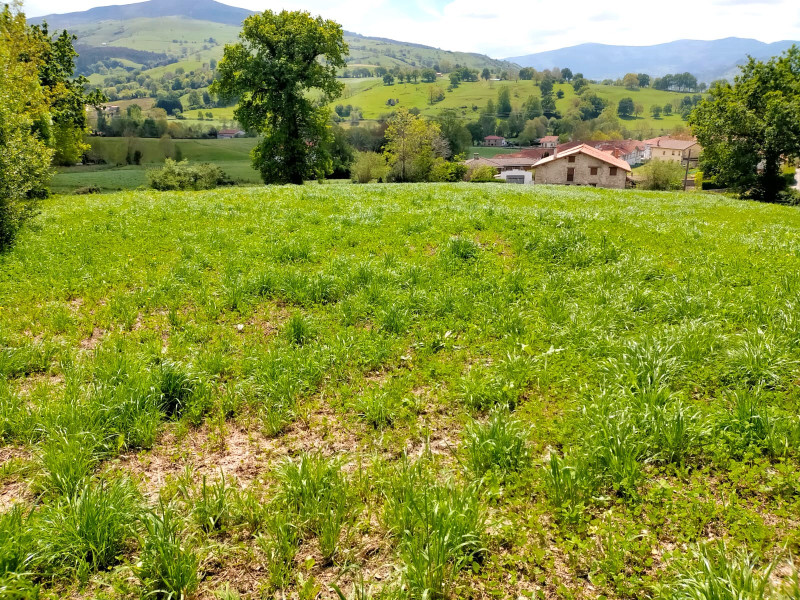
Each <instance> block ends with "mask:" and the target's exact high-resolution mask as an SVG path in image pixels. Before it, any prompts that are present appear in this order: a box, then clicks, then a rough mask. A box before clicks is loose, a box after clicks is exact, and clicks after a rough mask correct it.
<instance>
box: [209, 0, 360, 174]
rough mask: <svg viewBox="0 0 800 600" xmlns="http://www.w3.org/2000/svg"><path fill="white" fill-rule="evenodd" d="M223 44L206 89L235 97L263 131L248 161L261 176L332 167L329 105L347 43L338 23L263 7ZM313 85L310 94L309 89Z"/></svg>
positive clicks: (250, 122) (241, 114)
mask: <svg viewBox="0 0 800 600" xmlns="http://www.w3.org/2000/svg"><path fill="white" fill-rule="evenodd" d="M239 39H240V41H239V42H238V43H236V44H233V45H229V46H226V47H225V53H224V56H223V57H222V60H220V62H219V64H218V65H217V74H218V79H217V80H216V81H215V82H214V84H213V85H212V91H213V92H214V93H217V94H219V95H220V97H221V98H222V99H223V100H231V99H233V98H236V97H238V98H239V105H238V106H237V108H236V110H235V111H234V116H235V118H236V120H237V121H239V123H241V124H242V125H243V126H244V127H246V128H247V129H250V130H254V131H258V132H259V133H261V135H262V138H261V141H260V142H259V144H258V146H257V147H256V148H255V149H254V150H253V164H254V166H255V167H256V168H257V169H258V170H259V171H260V172H261V178H262V179H263V180H264V182H265V183H294V184H300V183H303V181H304V180H305V179H308V178H321V177H324V176H325V175H326V174H328V173H330V172H331V169H332V164H331V158H330V154H329V152H328V149H327V148H328V147H329V138H330V136H331V133H330V130H329V128H328V117H329V114H328V110H327V109H325V108H324V105H325V104H327V103H328V102H331V101H332V100H333V99H335V98H336V97H337V96H338V95H339V94H340V93H341V91H342V89H343V87H344V86H343V84H342V83H341V82H339V81H337V80H336V70H337V69H338V68H343V67H345V65H346V63H345V59H344V57H345V56H347V52H348V48H347V44H346V43H345V42H344V38H343V32H342V27H341V25H339V24H338V23H335V22H334V21H329V20H324V19H322V18H321V17H312V16H311V15H310V14H309V13H307V12H304V11H286V10H283V11H281V12H280V13H275V12H273V11H271V10H267V11H265V12H263V13H261V14H256V15H253V16H251V17H248V18H247V19H245V21H244V24H243V26H242V31H241V33H240V34H239ZM309 91H314V92H315V95H316V98H317V99H316V100H314V99H312V98H311V97H310V94H308V92H309Z"/></svg>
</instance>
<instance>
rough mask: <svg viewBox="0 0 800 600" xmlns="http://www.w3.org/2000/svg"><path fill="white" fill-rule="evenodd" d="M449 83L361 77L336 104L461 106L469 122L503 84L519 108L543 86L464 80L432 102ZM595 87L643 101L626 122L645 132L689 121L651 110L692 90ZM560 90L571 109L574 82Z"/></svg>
mask: <svg viewBox="0 0 800 600" xmlns="http://www.w3.org/2000/svg"><path fill="white" fill-rule="evenodd" d="M448 83H449V81H448V80H446V79H440V80H439V81H438V82H437V83H433V84H431V83H402V84H399V83H398V84H395V85H391V86H386V85H384V84H383V81H382V80H378V79H370V80H367V81H356V82H352V83H348V84H347V87H346V90H345V93H344V95H343V97H342V98H341V99H340V100H337V101H336V102H334V103H333V104H332V106H335V105H336V104H350V105H352V106H353V107H358V108H360V109H361V112H362V116H363V117H364V118H365V119H377V118H379V117H380V116H381V115H384V114H386V113H389V112H391V111H392V110H394V108H393V107H392V106H389V105H388V104H387V101H388V100H390V99H391V100H395V101H398V100H399V103H397V104H396V106H400V107H404V108H408V109H411V108H418V109H419V110H420V111H421V112H422V114H424V115H426V116H431V117H432V116H436V115H437V114H439V113H440V112H441V111H442V110H443V109H456V110H458V111H459V112H460V115H461V117H462V118H463V119H464V120H466V121H471V120H477V119H478V116H479V111H480V109H482V108H483V107H485V106H486V104H487V102H488V101H489V100H493V101H496V100H497V95H498V92H499V91H500V90H501V89H503V88H508V89H509V90H510V93H511V104H512V106H513V107H514V109H519V108H520V107H521V106H522V103H523V102H524V101H525V100H526V99H527V98H528V97H529V96H531V95H535V96H539V95H541V92H540V90H539V87H538V86H537V85H536V83H534V82H533V81H477V82H465V83H461V85H459V87H457V88H455V89H453V90H452V91H445V97H444V100H442V101H441V102H437V103H435V104H431V103H430V101H429V98H430V90H431V87H432V86H438V87H440V88H442V89H446V88H447V86H448ZM590 89H591V90H593V91H594V92H596V93H597V95H598V96H600V97H601V98H604V99H606V100H608V101H609V103H611V104H614V105H616V104H617V103H619V100H620V99H622V98H625V97H631V98H633V99H634V102H636V103H639V104H641V105H642V106H643V107H644V110H645V112H644V113H643V114H641V115H640V116H639V117H638V118H631V119H626V120H625V121H624V124H625V126H626V127H627V128H628V129H631V130H633V131H638V130H640V129H641V130H642V131H643V132H651V131H652V132H660V131H661V130H672V129H674V128H675V127H676V126H678V125H681V124H682V123H683V121H682V119H681V118H680V116H678V115H676V114H673V115H670V116H667V117H662V118H661V119H654V118H653V117H652V116H651V115H650V112H649V111H650V107H651V106H652V105H655V104H657V105H659V106H662V107H663V106H664V105H665V104H668V103H670V104H673V105H676V104H677V103H678V102H680V100H681V99H682V98H683V97H684V96H685V95H686V94H682V93H677V92H664V91H660V90H654V89H650V88H646V89H641V90H635V91H631V90H627V89H625V88H622V87H617V86H612V85H596V84H592V85H591V86H590ZM558 90H561V91H563V92H564V97H563V98H561V99H559V100H556V108H557V109H558V110H559V111H561V112H562V113H566V112H567V110H568V109H569V108H570V106H571V103H572V101H573V99H574V98H575V93H574V91H573V89H572V86H571V85H568V84H561V85H556V86H555V87H554V91H558Z"/></svg>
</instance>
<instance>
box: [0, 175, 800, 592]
mask: <svg viewBox="0 0 800 600" xmlns="http://www.w3.org/2000/svg"><path fill="white" fill-rule="evenodd" d="M798 358H800V213H798V211H797V209H796V208H789V207H782V206H775V205H763V204H757V203H748V202H741V201H736V200H732V199H729V198H725V197H722V196H714V195H705V194H680V193H655V192H635V191H611V190H595V189H588V188H580V189H578V188H566V187H561V188H555V187H548V186H536V187H527V186H479V185H468V184H420V185H411V184H409V185H388V184H387V185H369V186H320V185H316V184H309V185H306V186H301V187H285V188H282V187H274V188H263V187H260V188H238V189H231V190H224V191H222V190H218V191H212V192H203V193H200V192H194V193H189V192H187V193H157V192H149V191H148V192H121V193H116V194H108V195H95V196H82V197H75V196H56V197H54V198H52V199H49V200H47V201H46V202H45V203H44V205H43V207H42V211H41V214H40V215H38V216H37V217H36V219H35V220H34V221H33V222H31V224H30V226H28V227H27V228H26V229H25V231H24V232H23V234H22V236H21V237H20V238H19V240H18V243H17V245H16V246H15V247H14V249H13V250H11V251H10V252H8V253H6V254H4V255H3V256H0V456H2V460H3V464H2V469H1V470H0V532H2V535H0V589H5V590H13V591H14V593H15V594H17V595H16V596H14V597H19V598H28V597H33V593H34V592H33V591H32V590H33V589H34V588H35V587H36V586H41V591H42V594H41V597H43V598H79V597H80V598H85V597H103V598H136V597H140V596H142V595H143V594H152V595H153V596H155V597H167V596H169V594H170V593H171V594H172V595H173V597H178V594H179V593H180V592H189V593H192V592H196V594H197V596H198V597H200V598H212V597H214V593H216V592H219V593H220V594H221V596H219V597H224V598H238V597H240V596H241V597H243V598H262V597H264V598H266V597H294V598H314V597H324V598H334V597H337V595H336V594H335V593H334V591H333V588H332V586H333V585H336V586H337V588H338V589H340V590H341V593H342V597H345V598H362V599H363V598H442V597H449V598H487V599H488V598H599V597H605V598H645V597H658V598H665V599H674V600H678V599H681V598H701V597H702V598H705V597H707V596H703V595H701V592H700V591H698V590H702V589H706V588H708V587H709V586H712V587H714V586H716V587H715V588H714V589H721V588H723V587H724V586H734V587H733V589H734V591H739V592H741V591H742V590H744V593H742V595H739V596H735V595H731V596H724V597H726V598H727V597H739V598H748V599H749V598H752V599H755V598H774V599H778V598H784V599H787V600H788V599H789V598H796V597H797V596H796V595H792V594H796V588H795V591H794V592H793V591H792V588H791V586H792V581H793V579H792V578H793V577H796V574H797V571H796V568H795V565H793V564H792V563H791V556H792V555H795V556H796V555H797V553H798V551H800V523H798V515H800V469H798V467H799V466H800V464H798V459H799V457H800V455H799V452H800V422H799V421H798V408H800V386H799V385H798V376H799V375H800V364H798ZM771 564H772V565H773V566H774V569H772V571H770V570H769V567H770V565H771ZM4 586H5V587H4ZM695 592H696V593H695ZM26 594H27V595H26ZM318 594H319V596H318Z"/></svg>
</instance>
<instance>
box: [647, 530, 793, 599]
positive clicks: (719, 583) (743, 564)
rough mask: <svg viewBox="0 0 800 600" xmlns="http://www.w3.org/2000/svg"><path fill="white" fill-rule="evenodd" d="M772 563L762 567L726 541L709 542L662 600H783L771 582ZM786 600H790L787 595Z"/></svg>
mask: <svg viewBox="0 0 800 600" xmlns="http://www.w3.org/2000/svg"><path fill="white" fill-rule="evenodd" d="M771 573H772V565H767V567H766V568H763V569H760V568H759V567H758V565H757V562H756V560H755V557H754V556H753V555H751V554H747V553H745V552H728V550H727V548H726V546H725V544H723V543H721V542H720V543H716V544H715V543H708V544H705V545H701V546H699V547H698V548H697V549H696V550H695V552H694V560H693V562H692V563H691V564H690V565H689V566H688V568H687V569H686V570H685V571H684V572H683V573H681V574H680V575H679V577H678V580H677V582H675V583H674V584H673V585H672V586H669V587H667V588H665V589H664V590H663V591H662V593H661V595H660V598H661V599H662V600H766V599H774V600H779V599H780V598H781V595H779V593H776V591H775V590H774V589H773V588H772V585H771V582H770V574H771ZM786 600H789V598H788V597H786Z"/></svg>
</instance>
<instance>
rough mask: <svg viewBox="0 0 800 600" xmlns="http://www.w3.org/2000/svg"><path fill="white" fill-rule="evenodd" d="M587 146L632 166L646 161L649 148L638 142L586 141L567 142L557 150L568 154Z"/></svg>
mask: <svg viewBox="0 0 800 600" xmlns="http://www.w3.org/2000/svg"><path fill="white" fill-rule="evenodd" d="M581 144H585V145H587V146H591V147H592V148H595V149H597V150H602V151H603V152H608V153H609V154H611V155H613V156H615V157H617V158H619V159H622V160H624V161H625V162H626V163H628V164H629V165H630V166H632V167H635V166H636V165H640V164H642V163H643V162H644V161H645V160H646V155H647V146H646V145H645V143H644V142H640V141H638V140H603V141H592V140H590V141H586V142H567V143H565V144H559V145H558V147H557V150H558V152H559V153H561V152H566V151H567V150H570V149H572V148H575V147H577V146H580V145H581Z"/></svg>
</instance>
